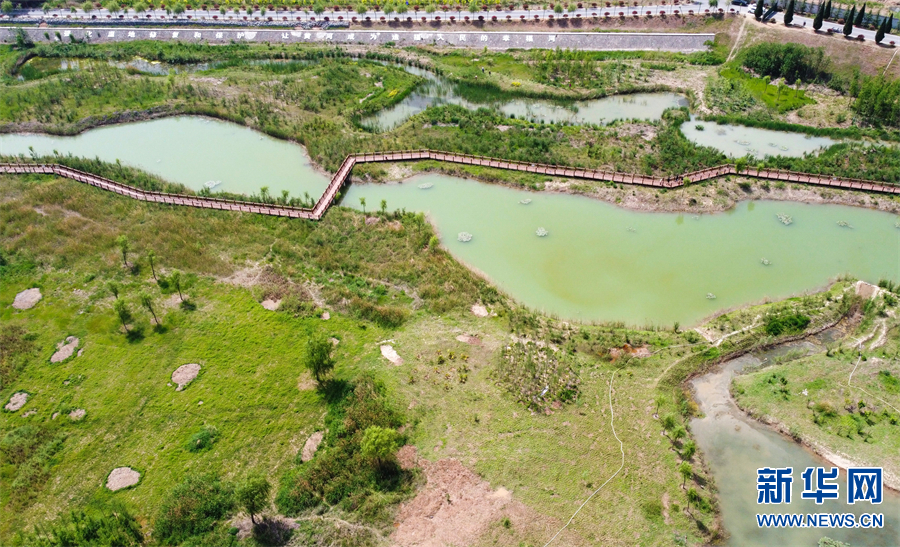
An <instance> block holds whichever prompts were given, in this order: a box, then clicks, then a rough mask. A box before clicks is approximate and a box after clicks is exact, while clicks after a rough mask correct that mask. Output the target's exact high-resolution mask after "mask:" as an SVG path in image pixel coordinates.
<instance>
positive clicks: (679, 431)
mask: <svg viewBox="0 0 900 547" xmlns="http://www.w3.org/2000/svg"><path fill="white" fill-rule="evenodd" d="M686 435H687V431H685V429H684V426H680V425H679V426H677V427H676V428H675V429H673V430H672V440H673V441H678V440H681V439H683V438H684V437H685V436H686Z"/></svg>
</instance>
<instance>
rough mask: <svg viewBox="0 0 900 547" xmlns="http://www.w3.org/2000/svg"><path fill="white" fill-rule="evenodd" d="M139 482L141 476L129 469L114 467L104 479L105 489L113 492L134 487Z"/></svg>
mask: <svg viewBox="0 0 900 547" xmlns="http://www.w3.org/2000/svg"><path fill="white" fill-rule="evenodd" d="M140 480H141V474H140V473H138V472H137V471H135V470H134V469H132V468H130V467H116V468H115V469H113V470H112V472H110V474H109V477H107V478H106V487H107V488H109V489H110V490H112V491H113V492H115V491H116V490H121V489H123V488H128V487H129V486H134V485H135V484H137V483H138V482H139V481H140Z"/></svg>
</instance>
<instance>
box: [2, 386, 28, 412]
mask: <svg viewBox="0 0 900 547" xmlns="http://www.w3.org/2000/svg"><path fill="white" fill-rule="evenodd" d="M27 402H28V394H27V393H25V392H24V391H20V392H18V393H13V396H12V397H10V398H9V402H8V403H6V406H5V407H3V408H5V409H6V410H8V411H10V412H15V411H17V410H19V409H20V408H22V407H23V406H25V403H27Z"/></svg>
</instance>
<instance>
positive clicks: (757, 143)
mask: <svg viewBox="0 0 900 547" xmlns="http://www.w3.org/2000/svg"><path fill="white" fill-rule="evenodd" d="M701 128H702V129H701ZM681 132H682V133H684V136H685V137H687V138H688V140H690V141H692V142H694V143H696V144H699V145H702V146H711V147H713V148H716V149H718V150H721V151H722V152H723V153H725V155H728V156H731V157H735V158H740V157H743V156H746V155H747V154H749V155H751V156H755V157H757V158H760V159H762V158H764V157H766V156H795V157H800V156H802V155H804V154H810V153H813V152H817V151H819V150H820V149H822V148H828V147H829V146H831V145H833V144H837V142H838V141H836V140H834V139H829V138H828V137H813V136H811V135H804V134H802V133H790V132H787V131H773V130H771V129H759V128H756V127H746V126H743V125H721V124H718V123H715V122H705V121H700V120H697V119H694V118H692V119H691V120H690V121H689V122H685V123H684V124H682V125H681Z"/></svg>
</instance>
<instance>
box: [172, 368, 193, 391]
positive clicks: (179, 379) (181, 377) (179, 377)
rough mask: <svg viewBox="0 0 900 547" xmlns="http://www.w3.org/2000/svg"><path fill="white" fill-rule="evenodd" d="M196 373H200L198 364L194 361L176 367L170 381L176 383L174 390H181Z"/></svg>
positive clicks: (191, 380)
mask: <svg viewBox="0 0 900 547" xmlns="http://www.w3.org/2000/svg"><path fill="white" fill-rule="evenodd" d="M198 374H200V365H198V364H196V363H189V364H187V365H181V366H180V367H178V368H176V369H175V372H173V373H172V381H173V382H175V383H176V384H178V387H177V388H175V391H181V390H183V389H184V388H186V387H187V385H188V384H190V383H191V382H193V381H194V378H196V377H197V375H198Z"/></svg>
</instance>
